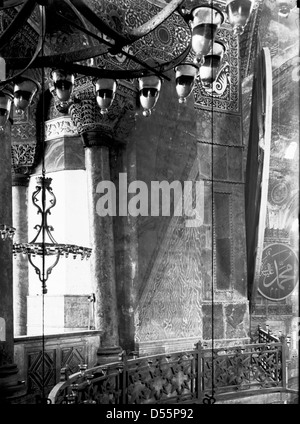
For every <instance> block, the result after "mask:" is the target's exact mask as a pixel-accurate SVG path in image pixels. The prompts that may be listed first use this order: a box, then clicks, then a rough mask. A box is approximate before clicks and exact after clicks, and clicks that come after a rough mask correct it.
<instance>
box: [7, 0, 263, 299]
mask: <svg viewBox="0 0 300 424" xmlns="http://www.w3.org/2000/svg"><path fill="white" fill-rule="evenodd" d="M142 3H143V4H142V5H141V2H140V1H138V0H127V1H126V2H125V1H120V0H99V1H97V2H93V1H89V0H85V1H84V0H38V1H36V0H7V1H5V0H4V1H2V2H0V24H1V25H0V131H1V130H2V131H3V130H4V128H5V125H6V122H7V120H8V118H9V116H10V113H11V108H12V107H14V108H15V111H16V113H17V114H22V113H23V112H24V111H25V110H26V108H27V107H28V106H30V104H31V102H32V99H33V97H34V96H35V95H37V93H39V92H40V95H41V96H44V93H45V89H46V88H48V89H49V91H50V92H51V93H52V95H53V96H54V97H55V99H56V101H58V103H57V104H56V107H57V108H58V110H60V111H64V112H67V111H68V108H69V106H70V105H71V104H72V102H76V97H75V95H73V88H74V85H75V82H76V78H77V77H82V76H85V77H89V78H90V79H91V80H92V82H93V87H94V94H95V100H96V102H97V104H98V106H99V108H100V112H101V114H102V115H106V114H107V113H109V108H110V106H111V104H112V103H113V101H114V98H115V93H116V91H117V87H118V82H119V80H127V81H128V80H129V81H131V82H132V81H135V82H136V84H137V87H138V97H139V99H138V100H139V104H140V107H141V109H142V113H143V115H144V116H149V115H150V114H151V112H152V110H153V108H154V107H155V105H156V103H157V101H158V98H159V94H160V89H161V86H162V81H163V80H167V81H170V80H171V79H170V78H169V76H168V75H166V73H167V71H169V70H172V69H173V70H174V76H175V85H176V93H177V96H178V101H179V103H185V102H186V99H187V97H188V96H189V95H190V94H191V92H192V90H193V87H194V83H195V80H196V78H199V79H200V80H201V81H202V84H203V86H204V87H209V86H210V85H211V84H212V83H213V82H214V81H215V79H216V77H217V74H218V70H219V68H220V65H221V62H222V58H223V55H224V52H225V50H226V46H225V45H224V43H222V42H221V41H220V40H218V39H217V33H218V29H219V28H220V26H221V25H222V24H223V23H224V22H228V23H229V24H230V25H231V26H232V28H233V32H234V33H235V34H236V35H237V36H238V35H240V34H242V33H243V31H244V28H245V26H246V24H247V22H248V20H249V17H250V15H251V12H252V10H253V8H254V7H255V4H256V3H255V0H227V1H226V0H219V1H215V2H214V1H210V2H208V1H204V0H200V1H199V0H171V1H169V2H168V3H166V2H165V1H162V0H156V1H152V0H148V1H145V2H142ZM31 27H34V28H35V30H36V31H38V37H37V38H36V43H35V45H33V46H31V49H29V50H28V52H27V51H26V49H25V51H24V55H23V56H22V55H20V50H19V45H18V42H19V40H20V39H22V37H24V36H25V34H26V32H27V31H29V28H31ZM21 54H22V53H21ZM14 55H15V56H14ZM38 70H41V71H42V74H41V76H39V81H37V80H36V78H33V77H32V72H33V71H35V75H37V72H38ZM45 70H47V72H48V74H47V75H46V71H45ZM46 81H48V83H47V84H48V85H47V86H46ZM42 104H43V105H44V101H43V102H42ZM44 120H45V114H43V122H42V131H41V133H42V137H41V138H42V145H43V152H44V151H45V150H44V143H45V137H44V132H45V128H44V127H45V122H44ZM32 201H33V204H34V206H36V207H37V209H38V214H40V215H41V224H39V225H37V226H36V227H35V228H36V229H37V234H36V236H35V237H34V239H33V240H32V241H31V242H30V243H18V244H17V243H16V244H14V245H13V254H14V255H17V254H19V253H23V254H27V256H28V260H29V262H30V263H31V265H32V266H33V267H34V269H35V271H36V273H37V274H38V277H39V279H40V281H41V282H42V290H43V293H46V292H47V288H46V281H47V279H48V276H49V275H50V273H51V272H52V269H53V268H54V267H55V266H56V265H57V263H58V261H59V259H60V257H61V256H65V257H68V256H69V255H71V256H73V257H74V258H76V257H78V256H79V257H81V258H82V259H83V258H89V257H90V255H91V249H90V248H87V247H82V246H76V245H72V244H60V243H57V242H56V241H55V239H54V237H53V235H52V231H53V227H51V226H50V225H48V215H49V214H50V210H51V209H52V208H53V207H54V206H55V204H56V198H55V196H54V194H53V192H52V188H51V178H46V176H45V168H44V156H43V168H42V176H41V177H39V178H37V186H36V191H35V192H34V193H33V195H32ZM12 231H13V230H11V229H10V230H8V229H7V227H6V226H5V227H3V226H2V229H1V237H2V238H6V237H7V236H11V235H12V234H13V232H12ZM48 259H49V260H50V263H47V264H46V260H48ZM38 260H42V264H38V263H37V262H36V261H38Z"/></svg>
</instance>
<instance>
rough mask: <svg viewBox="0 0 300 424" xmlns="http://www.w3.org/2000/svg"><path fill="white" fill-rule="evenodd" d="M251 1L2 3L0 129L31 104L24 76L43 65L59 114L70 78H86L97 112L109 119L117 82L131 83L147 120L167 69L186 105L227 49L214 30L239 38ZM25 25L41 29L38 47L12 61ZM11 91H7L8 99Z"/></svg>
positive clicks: (31, 86) (32, 90) (34, 87)
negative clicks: (197, 84)
mask: <svg viewBox="0 0 300 424" xmlns="http://www.w3.org/2000/svg"><path fill="white" fill-rule="evenodd" d="M256 1H258V0H218V1H204V0H201V1H197V0H171V1H169V2H168V3H166V2H165V1H162V0H157V1H155V2H153V1H151V0H148V1H145V2H139V1H137V0H128V1H126V2H125V1H124V2H123V1H120V0H99V1H97V2H92V1H89V0H85V1H84V0H38V1H35V0H23V1H22V0H7V1H5V0H4V1H2V2H0V4H1V6H0V18H1V19H2V25H1V27H2V28H3V30H2V32H0V127H1V128H2V129H3V128H4V125H5V122H6V120H7V119H8V116H9V112H10V109H11V107H12V104H14V107H15V108H16V110H17V111H18V113H22V111H24V110H25V109H26V107H28V106H29V105H30V103H31V100H32V98H33V96H34V95H35V94H36V92H37V91H38V90H39V89H40V87H39V82H38V81H35V80H34V79H32V78H30V77H28V76H27V75H26V74H27V71H30V70H32V69H37V68H42V67H44V68H47V69H49V78H50V84H49V89H50V91H51V92H52V94H53V95H55V96H56V97H57V99H58V102H59V103H58V105H57V107H58V108H60V109H59V110H60V111H67V110H68V107H69V106H70V102H72V101H76V99H74V98H73V99H72V98H71V96H72V91H73V87H74V82H75V78H76V76H88V77H91V78H92V80H93V83H94V92H95V98H96V101H97V104H98V105H99V108H100V111H101V114H107V113H108V111H109V107H110V106H111V104H112V102H113V101H114V97H115V93H116V90H117V85H118V81H119V80H122V79H125V80H136V81H137V85H138V96H139V104H140V105H141V108H142V112H143V115H144V116H149V115H150V114H151V111H152V110H153V108H154V106H155V105H156V103H157V101H158V98H159V93H160V88H161V82H162V80H170V78H169V77H168V76H167V75H166V72H167V71H169V70H170V69H174V71H175V73H176V75H175V76H176V79H175V80H176V92H177V95H178V100H179V102H180V103H184V102H185V101H186V98H187V97H188V96H189V95H190V93H191V92H192V89H193V86H194V82H195V79H196V78H197V77H199V79H200V80H201V81H202V80H203V85H204V86H207V85H209V84H212V83H213V81H214V80H215V78H216V77H217V72H218V69H219V67H220V65H221V61H222V57H223V54H224V51H225V49H226V46H224V45H222V46H220V43H218V42H215V41H217V40H216V36H217V32H218V29H219V27H220V26H221V25H222V24H223V23H224V22H228V23H229V24H230V25H231V26H232V28H233V32H234V33H235V34H236V35H240V34H242V33H243V31H244V28H245V26H246V25H247V22H248V20H249V17H250V15H251V12H252V10H253V8H254V7H255V6H256V5H257V3H256ZM141 3H143V5H141ZM141 7H142V9H141ZM138 8H140V10H138ZM139 12H140V13H139ZM30 23H31V24H32V25H35V27H38V28H39V38H38V41H37V43H36V46H34V48H33V50H32V51H31V52H30V54H28V55H27V56H24V57H21V56H20V55H18V56H15V57H14V56H13V53H12V52H13V51H14V49H13V48H12V46H11V44H12V43H14V37H15V38H18V36H19V37H20V36H22V31H23V34H24V31H25V30H26V26H28V25H29V24H30ZM167 29H168V30H167ZM152 36H153V37H152ZM151 37H152V38H151ZM170 38H172V43H170V42H169V41H170V40H169V39H170ZM67 40H69V41H67ZM70 40H72V43H71V44H70ZM154 42H155V45H156V46H157V47H156V48H155V45H154ZM43 44H44V45H45V46H46V49H45V54H43V55H41V48H42V45H43ZM153 52H154V54H153ZM18 53H19V52H18ZM5 66H6V67H7V68H8V69H9V77H8V78H6V76H5ZM9 85H12V86H13V90H11V92H9V93H8V91H7V90H8V86H9Z"/></svg>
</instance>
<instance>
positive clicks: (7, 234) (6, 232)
mask: <svg viewBox="0 0 300 424" xmlns="http://www.w3.org/2000/svg"><path fill="white" fill-rule="evenodd" d="M15 232H16V229H15V228H14V227H11V226H10V225H6V224H0V238H1V240H7V239H12V238H13V236H14V235H15Z"/></svg>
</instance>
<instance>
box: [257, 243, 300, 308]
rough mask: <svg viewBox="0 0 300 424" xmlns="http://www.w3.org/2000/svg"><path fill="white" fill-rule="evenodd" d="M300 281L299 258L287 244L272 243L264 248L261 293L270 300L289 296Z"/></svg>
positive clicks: (259, 288) (260, 281)
mask: <svg viewBox="0 0 300 424" xmlns="http://www.w3.org/2000/svg"><path fill="white" fill-rule="evenodd" d="M297 283H298V258H297V255H296V253H295V252H294V251H293V249H291V248H290V247H289V246H287V245H286V244H282V243H274V244H270V245H269V246H267V247H266V248H265V249H264V250H263V254H262V265H261V269H260V276H259V282H258V291H259V292H260V294H261V295H262V296H264V297H266V298H267V299H270V300H275V301H276V300H282V299H285V298H286V297H288V296H289V295H290V294H291V293H292V291H293V290H294V288H295V287H296V285H297Z"/></svg>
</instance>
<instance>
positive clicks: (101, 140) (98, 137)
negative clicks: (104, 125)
mask: <svg viewBox="0 0 300 424" xmlns="http://www.w3.org/2000/svg"><path fill="white" fill-rule="evenodd" d="M81 140H82V142H83V147H94V146H105V147H108V148H110V147H111V146H112V145H113V144H114V140H113V139H112V137H111V135H110V134H109V133H107V132H105V130H100V129H98V130H97V129H96V130H94V131H85V132H84V133H82V134H81Z"/></svg>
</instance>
